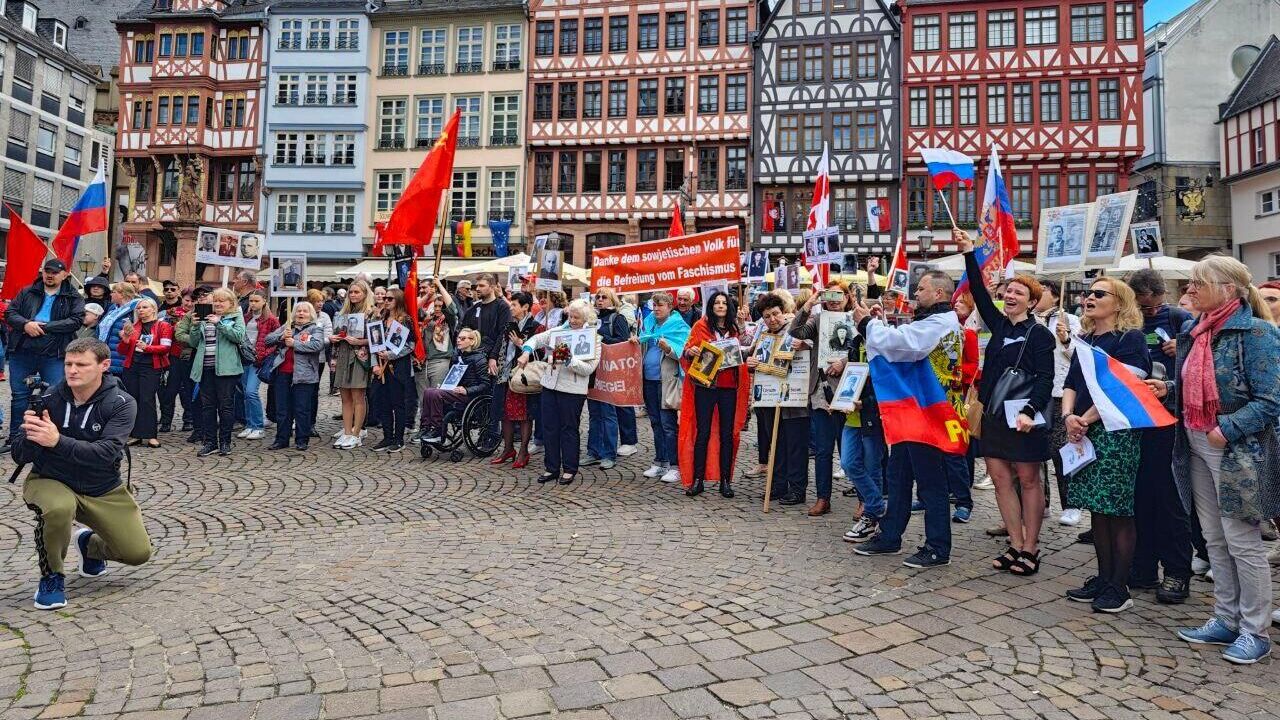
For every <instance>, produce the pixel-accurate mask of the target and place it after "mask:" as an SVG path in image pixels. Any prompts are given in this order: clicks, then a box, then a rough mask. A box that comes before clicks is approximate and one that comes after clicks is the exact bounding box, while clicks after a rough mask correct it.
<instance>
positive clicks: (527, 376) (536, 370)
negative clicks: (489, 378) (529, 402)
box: [507, 360, 547, 395]
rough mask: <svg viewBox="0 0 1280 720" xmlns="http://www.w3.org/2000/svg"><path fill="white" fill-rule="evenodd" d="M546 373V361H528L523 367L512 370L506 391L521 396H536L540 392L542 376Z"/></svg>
mask: <svg viewBox="0 0 1280 720" xmlns="http://www.w3.org/2000/svg"><path fill="white" fill-rule="evenodd" d="M546 372H547V363H546V361H544V360H530V361H529V362H527V363H525V366H524V367H519V366H517V367H515V368H512V370H511V378H510V379H509V380H508V381H507V389H509V390H510V391H511V392H514V393H519V394H521V395H537V394H538V393H540V392H542V376H543V375H544V374H545V373H546Z"/></svg>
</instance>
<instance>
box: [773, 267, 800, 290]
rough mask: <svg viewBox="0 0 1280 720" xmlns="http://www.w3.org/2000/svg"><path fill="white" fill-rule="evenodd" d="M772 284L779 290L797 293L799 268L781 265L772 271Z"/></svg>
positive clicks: (798, 288)
mask: <svg viewBox="0 0 1280 720" xmlns="http://www.w3.org/2000/svg"><path fill="white" fill-rule="evenodd" d="M773 281H774V282H773V284H774V286H775V287H777V288H778V289H779V290H788V291H790V292H797V291H798V290H800V266H799V265H783V266H782V267H780V268H778V269H777V270H774V271H773Z"/></svg>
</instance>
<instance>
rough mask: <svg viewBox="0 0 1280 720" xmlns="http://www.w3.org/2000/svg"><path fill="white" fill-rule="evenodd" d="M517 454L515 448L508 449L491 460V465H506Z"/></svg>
mask: <svg viewBox="0 0 1280 720" xmlns="http://www.w3.org/2000/svg"><path fill="white" fill-rule="evenodd" d="M515 456H516V451H515V450H508V451H506V452H504V453H502V454H501V455H499V456H498V457H496V458H494V459H492V460H490V461H489V464H490V465H506V464H507V463H508V462H509V461H511V459H512V458H514V457H515Z"/></svg>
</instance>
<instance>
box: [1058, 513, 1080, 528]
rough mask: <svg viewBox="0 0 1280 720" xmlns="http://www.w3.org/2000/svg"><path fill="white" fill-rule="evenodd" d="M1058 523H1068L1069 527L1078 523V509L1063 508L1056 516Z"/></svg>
mask: <svg viewBox="0 0 1280 720" xmlns="http://www.w3.org/2000/svg"><path fill="white" fill-rule="evenodd" d="M1058 524H1059V525H1068V526H1070V527H1075V526H1077V525H1079V524H1080V511H1079V510H1076V509H1075V508H1072V509H1070V510H1063V511H1062V514H1061V515H1059V516H1058Z"/></svg>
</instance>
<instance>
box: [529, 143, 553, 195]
mask: <svg viewBox="0 0 1280 720" xmlns="http://www.w3.org/2000/svg"><path fill="white" fill-rule="evenodd" d="M553 163H554V157H553V156H552V154H551V153H549V152H536V153H534V154H533V194H534V195H550V194H551V166H552V164H553Z"/></svg>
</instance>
